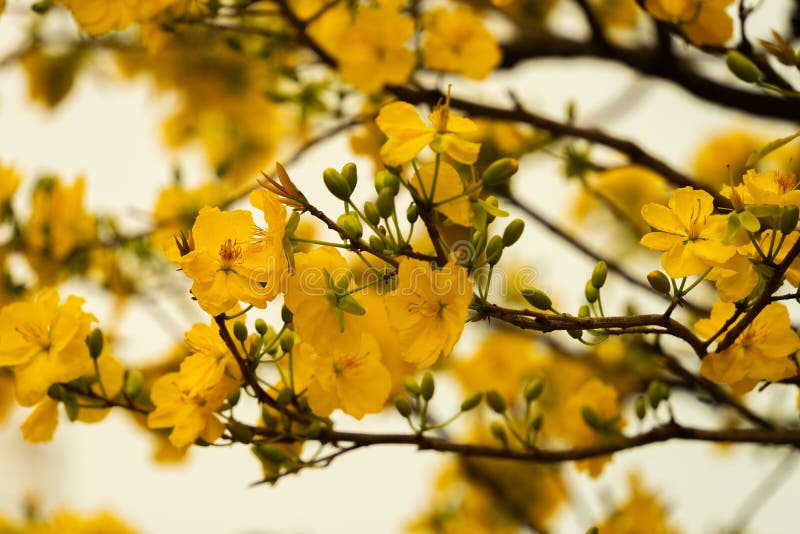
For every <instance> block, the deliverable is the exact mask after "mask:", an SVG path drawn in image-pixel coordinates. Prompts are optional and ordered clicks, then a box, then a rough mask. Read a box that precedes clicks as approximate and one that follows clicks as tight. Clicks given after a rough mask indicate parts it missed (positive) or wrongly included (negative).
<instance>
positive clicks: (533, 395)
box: [524, 378, 544, 402]
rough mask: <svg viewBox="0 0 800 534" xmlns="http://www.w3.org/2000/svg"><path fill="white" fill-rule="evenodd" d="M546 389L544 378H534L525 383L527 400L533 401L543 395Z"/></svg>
mask: <svg viewBox="0 0 800 534" xmlns="http://www.w3.org/2000/svg"><path fill="white" fill-rule="evenodd" d="M543 391H544V380H542V379H541V378H533V379H531V380H529V381H528V383H527V384H526V385H525V392H524V393H525V400H526V401H528V402H533V401H535V400H536V399H538V398H539V397H541V396H542V392H543Z"/></svg>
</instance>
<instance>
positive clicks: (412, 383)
mask: <svg viewBox="0 0 800 534" xmlns="http://www.w3.org/2000/svg"><path fill="white" fill-rule="evenodd" d="M403 387H405V388H406V391H408V392H409V393H411V394H412V395H414V396H415V397H419V396H420V395H422V390H421V389H420V387H419V384H417V381H416V380H414V378H412V377H410V376H407V377H405V379H403Z"/></svg>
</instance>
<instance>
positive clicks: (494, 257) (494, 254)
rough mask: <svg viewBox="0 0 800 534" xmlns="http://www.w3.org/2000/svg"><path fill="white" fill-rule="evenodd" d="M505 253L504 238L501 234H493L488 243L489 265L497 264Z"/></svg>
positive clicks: (487, 257) (487, 258)
mask: <svg viewBox="0 0 800 534" xmlns="http://www.w3.org/2000/svg"><path fill="white" fill-rule="evenodd" d="M502 255H503V238H502V237H500V236H499V235H495V236H492V238H491V239H490V240H489V243H488V244H487V245H486V261H487V262H488V263H489V265H497V262H498V261H500V258H501V257H502Z"/></svg>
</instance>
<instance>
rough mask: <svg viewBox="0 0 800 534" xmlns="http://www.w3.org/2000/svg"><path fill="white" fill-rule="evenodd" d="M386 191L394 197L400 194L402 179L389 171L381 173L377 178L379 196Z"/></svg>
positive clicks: (376, 189)
mask: <svg viewBox="0 0 800 534" xmlns="http://www.w3.org/2000/svg"><path fill="white" fill-rule="evenodd" d="M384 189H389V190H390V191H391V192H392V196H395V195H397V193H399V192H400V177H399V176H397V175H396V174H394V173H392V172H389V171H381V172H379V173H378V175H377V176H376V177H375V192H376V193H378V194H379V195H380V194H381V191H383V190H384Z"/></svg>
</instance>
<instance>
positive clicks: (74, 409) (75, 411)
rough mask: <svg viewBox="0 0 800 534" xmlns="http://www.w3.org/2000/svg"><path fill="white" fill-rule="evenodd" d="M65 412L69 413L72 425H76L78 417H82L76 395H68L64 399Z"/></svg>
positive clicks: (68, 416) (68, 417)
mask: <svg viewBox="0 0 800 534" xmlns="http://www.w3.org/2000/svg"><path fill="white" fill-rule="evenodd" d="M63 402H64V411H66V412H67V419H69V421H70V422H71V423H74V422H75V421H77V420H78V415H80V411H81V409H80V408H79V407H78V402H77V401H76V400H75V396H74V395H67V396H66V397H65V398H64V401H63Z"/></svg>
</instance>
